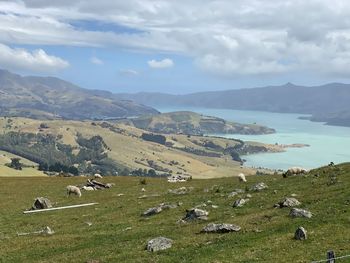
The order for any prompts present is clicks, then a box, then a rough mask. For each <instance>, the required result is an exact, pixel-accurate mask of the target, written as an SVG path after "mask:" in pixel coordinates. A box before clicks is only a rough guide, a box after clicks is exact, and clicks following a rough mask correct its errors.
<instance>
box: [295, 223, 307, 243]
mask: <svg viewBox="0 0 350 263" xmlns="http://www.w3.org/2000/svg"><path fill="white" fill-rule="evenodd" d="M294 238H295V239H296V240H305V239H307V231H306V230H305V228H303V227H302V226H300V227H298V229H297V230H296V231H295V234H294Z"/></svg>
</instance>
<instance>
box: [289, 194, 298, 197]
mask: <svg viewBox="0 0 350 263" xmlns="http://www.w3.org/2000/svg"><path fill="white" fill-rule="evenodd" d="M290 196H292V197H297V196H298V195H297V194H291V195H290Z"/></svg>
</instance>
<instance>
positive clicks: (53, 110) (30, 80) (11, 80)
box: [0, 70, 158, 119]
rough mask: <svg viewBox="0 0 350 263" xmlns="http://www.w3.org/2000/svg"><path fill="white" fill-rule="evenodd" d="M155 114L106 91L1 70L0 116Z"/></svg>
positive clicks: (75, 116) (88, 117)
mask: <svg viewBox="0 0 350 263" xmlns="http://www.w3.org/2000/svg"><path fill="white" fill-rule="evenodd" d="M157 113H158V111H156V110H155V109H153V108H151V107H148V106H144V105H141V104H138V103H135V102H132V101H129V100H123V99H119V98H117V97H115V96H114V95H113V94H112V93H111V92H108V91H98V90H88V89H83V88H80V87H78V86H76V85H74V84H72V83H69V82H67V81H64V80H61V79H58V78H53V77H22V76H20V75H17V74H13V73H11V72H9V71H6V70H0V116H20V117H30V118H38V119H56V118H63V119H103V118H118V117H130V116H140V115H147V114H157Z"/></svg>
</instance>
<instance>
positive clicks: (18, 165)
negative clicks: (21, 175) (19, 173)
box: [9, 158, 22, 170]
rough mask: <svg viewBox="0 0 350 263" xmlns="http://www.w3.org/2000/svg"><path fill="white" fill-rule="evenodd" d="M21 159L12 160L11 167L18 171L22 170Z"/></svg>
mask: <svg viewBox="0 0 350 263" xmlns="http://www.w3.org/2000/svg"><path fill="white" fill-rule="evenodd" d="M20 161H21V159H20V158H11V163H10V165H9V167H11V168H13V169H16V170H22V164H21V163H20Z"/></svg>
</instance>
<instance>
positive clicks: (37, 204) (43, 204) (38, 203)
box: [31, 197, 52, 210]
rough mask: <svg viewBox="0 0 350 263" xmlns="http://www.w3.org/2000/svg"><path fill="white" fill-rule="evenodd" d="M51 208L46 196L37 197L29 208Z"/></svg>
mask: <svg viewBox="0 0 350 263" xmlns="http://www.w3.org/2000/svg"><path fill="white" fill-rule="evenodd" d="M47 208H52V203H51V201H50V200H49V199H47V198H46V197H38V198H36V199H35V201H34V204H33V206H32V208H31V210H38V209H47Z"/></svg>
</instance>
